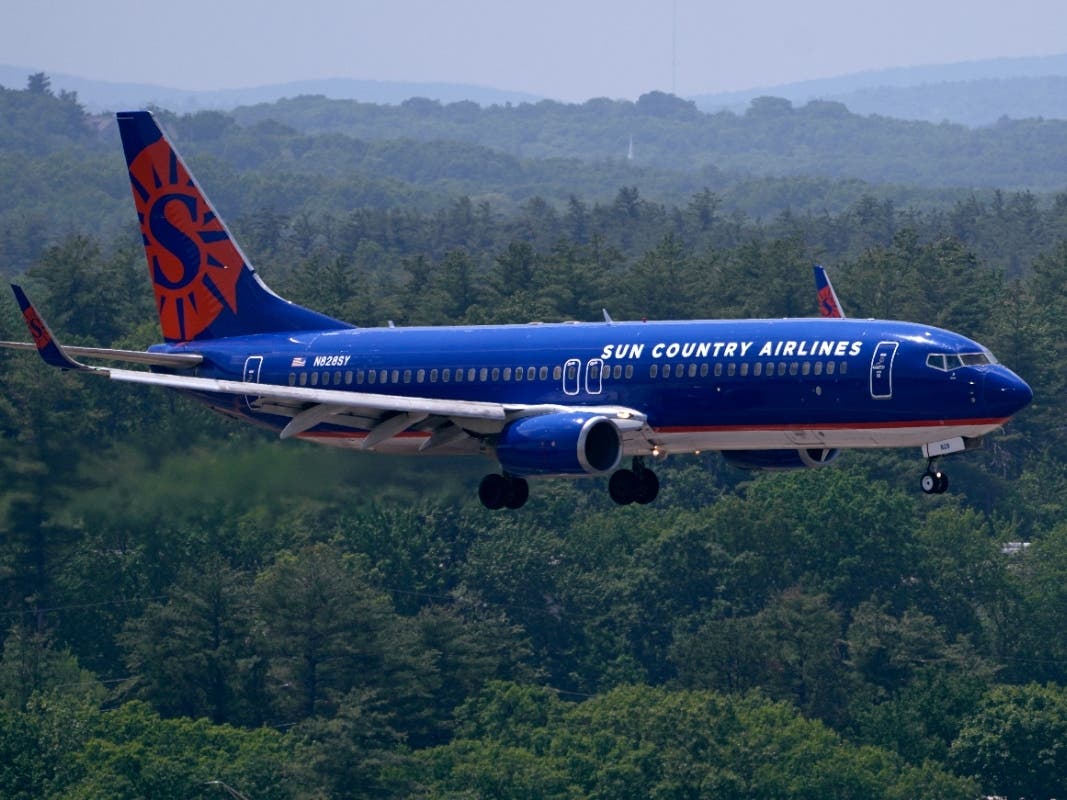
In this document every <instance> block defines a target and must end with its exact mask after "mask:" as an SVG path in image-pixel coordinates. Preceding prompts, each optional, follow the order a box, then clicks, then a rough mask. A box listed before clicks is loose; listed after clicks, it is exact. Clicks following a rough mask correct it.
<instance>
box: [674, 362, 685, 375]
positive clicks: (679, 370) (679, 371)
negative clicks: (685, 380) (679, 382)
mask: <svg viewBox="0 0 1067 800" xmlns="http://www.w3.org/2000/svg"><path fill="white" fill-rule="evenodd" d="M684 374H685V364H675V365H674V377H676V378H680V377H682V375H684Z"/></svg>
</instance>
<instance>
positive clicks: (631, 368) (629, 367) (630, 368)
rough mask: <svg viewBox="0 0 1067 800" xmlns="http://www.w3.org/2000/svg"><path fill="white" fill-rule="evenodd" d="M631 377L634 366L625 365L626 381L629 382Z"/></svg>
mask: <svg viewBox="0 0 1067 800" xmlns="http://www.w3.org/2000/svg"><path fill="white" fill-rule="evenodd" d="M633 376H634V365H633V364H627V365H626V380H630V378H632V377H633Z"/></svg>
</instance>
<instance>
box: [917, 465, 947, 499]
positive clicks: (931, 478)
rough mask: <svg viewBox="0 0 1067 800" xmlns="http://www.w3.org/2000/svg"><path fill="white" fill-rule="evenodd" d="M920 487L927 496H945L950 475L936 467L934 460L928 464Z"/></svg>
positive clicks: (920, 480) (920, 481)
mask: <svg viewBox="0 0 1067 800" xmlns="http://www.w3.org/2000/svg"><path fill="white" fill-rule="evenodd" d="M919 486H920V487H921V488H922V490H923V491H924V492H925V493H926V494H944V493H945V492H946V491H947V490H948V475H946V474H945V473H944V472H942V471H941V470H939V469H937V468H936V467H935V466H934V459H932V458H931V459H930V460H929V461H928V462H927V464H926V472H924V473H923V476H922V478H920V479H919Z"/></svg>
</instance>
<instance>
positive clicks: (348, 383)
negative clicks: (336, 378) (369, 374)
mask: <svg viewBox="0 0 1067 800" xmlns="http://www.w3.org/2000/svg"><path fill="white" fill-rule="evenodd" d="M351 385H352V370H346V371H345V386H351Z"/></svg>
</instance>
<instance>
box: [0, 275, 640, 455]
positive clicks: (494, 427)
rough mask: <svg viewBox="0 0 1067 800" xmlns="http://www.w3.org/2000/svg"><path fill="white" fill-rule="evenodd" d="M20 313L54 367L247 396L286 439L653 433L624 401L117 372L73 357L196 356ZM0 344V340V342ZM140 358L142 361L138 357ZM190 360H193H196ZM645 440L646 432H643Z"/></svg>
mask: <svg viewBox="0 0 1067 800" xmlns="http://www.w3.org/2000/svg"><path fill="white" fill-rule="evenodd" d="M12 289H13V290H14V292H15V297H16V299H17V300H18V303H19V307H20V308H21V309H22V314H23V317H24V318H25V320H26V324H27V326H28V327H29V329H30V333H31V335H32V336H33V339H34V343H33V344H32V345H29V344H23V343H18V342H14V343H11V344H15V345H17V346H18V349H31V348H36V350H37V351H38V353H39V354H40V355H41V357H42V358H43V359H44V360H45V361H46V362H47V363H48V364H50V365H52V366H54V367H59V368H60V369H65V370H73V371H77V372H85V373H89V374H92V375H98V376H100V377H106V378H109V379H110V380H114V381H122V382H125V383H138V384H145V385H149V386H161V387H164V388H168V389H177V390H179V391H185V392H196V393H205V394H228V395H234V396H236V397H243V398H245V400H246V402H247V403H248V405H249V407H250V408H252V409H255V410H261V411H264V412H266V413H272V414H276V415H279V416H288V417H291V419H290V422H289V424H288V425H287V426H286V427H285V428H284V429H283V430H282V432H281V437H282V438H283V439H287V438H289V437H291V436H297V435H299V434H301V433H304V432H305V431H308V430H310V429H311V428H313V427H315V426H316V425H318V424H320V423H323V422H329V423H331V424H334V425H338V426H340V427H351V428H353V430H358V431H360V432H367V433H366V436H365V438H364V439H363V443H362V447H363V448H364V449H373V448H374V447H375V446H377V445H379V444H382V443H383V442H385V441H388V440H389V439H391V438H393V437H394V436H397V435H399V434H401V433H403V432H404V431H406V430H409V429H418V430H422V431H426V432H429V438H428V439H427V440H426V441H425V442H424V443H423V445H422V449H423V450H428V449H432V448H434V447H438V446H441V445H444V444H451V443H454V442H455V441H456V440H457V439H460V438H464V437H468V436H469V435H470V434H471V433H474V434H493V433H498V432H499V431H500V430H502V429H503V427H504V426H505V425H506V424H507V423H508V422H511V421H512V420H514V419H518V418H520V417H526V416H536V415H539V414H549V413H553V412H559V411H571V410H575V409H578V408H580V409H581V410H582V411H587V412H593V413H599V414H602V415H604V416H605V417H608V418H610V419H611V420H612V421H613V422H614V423H615V424H616V426H617V427H618V428H619V429H620V431H621V432H623V434H624V437H625V438H627V439H629V438H632V437H633V436H634V435H635V434H636V435H637V436H639V437H640V436H642V435H646V434H647V435H651V430H649V429H647V423H646V418H645V415H644V414H642V413H641V412H639V411H636V410H634V409H630V408H625V407H622V406H580V407H579V406H561V405H555V404H512V403H495V402H489V401H482V400H450V399H443V398H435V397H411V396H405V395H391V394H375V393H370V392H350V391H342V390H335V389H320V388H313V387H306V386H280V385H277V384H271V383H255V382H251V381H231V380H223V379H218V378H202V377H193V376H191V375H174V374H168V373H158V372H143V371H139V370H129V369H115V368H111V367H97V366H90V365H87V364H83V363H81V362H80V361H77V360H76V359H75V358H74V355H76V354H79V353H81V354H85V355H90V356H97V357H101V358H106V357H109V356H107V355H103V353H110V354H126V355H127V356H129V355H131V354H132V355H133V356H134V358H125V359H123V358H120V359H119V360H131V361H137V360H139V361H140V363H145V364H149V365H155V366H178V365H181V366H186V367H188V366H194V365H195V364H194V362H193V361H192V359H200V357H199V356H197V355H190V356H188V357H187V356H185V355H182V354H176V355H177V357H178V359H180V360H177V361H176V360H172V359H169V358H164V359H158V358H157V357H158V356H164V357H166V356H168V355H169V354H166V353H141V352H139V351H132V353H131V351H121V350H120V351H114V350H112V351H102V350H100V349H98V348H68V347H65V346H63V345H61V344H60V343H59V342H58V341H57V340H56V339H55V337H54V336H53V335H52V332H51V330H49V328H48V326H47V324H46V323H45V322H44V320H43V319H42V318H41V316H40V315H39V314H38V313H37V310H36V309H35V308H34V306H33V305H32V303H31V302H30V300H29V298H28V297H27V296H26V294H25V292H23V291H22V289H21V288H20V287H18V286H14V285H12ZM0 344H2V343H0ZM142 357H143V358H142ZM195 363H199V360H198V361H197V362H195ZM646 438H647V436H646Z"/></svg>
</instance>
